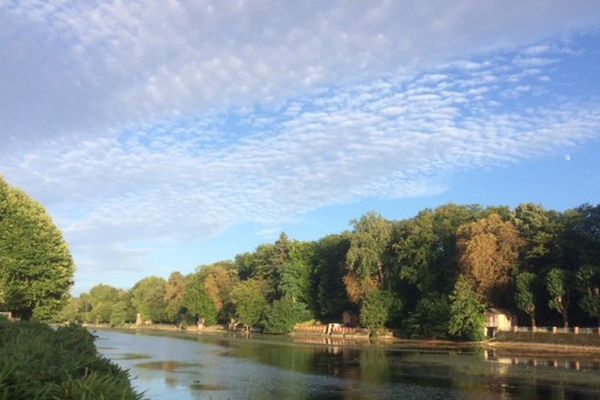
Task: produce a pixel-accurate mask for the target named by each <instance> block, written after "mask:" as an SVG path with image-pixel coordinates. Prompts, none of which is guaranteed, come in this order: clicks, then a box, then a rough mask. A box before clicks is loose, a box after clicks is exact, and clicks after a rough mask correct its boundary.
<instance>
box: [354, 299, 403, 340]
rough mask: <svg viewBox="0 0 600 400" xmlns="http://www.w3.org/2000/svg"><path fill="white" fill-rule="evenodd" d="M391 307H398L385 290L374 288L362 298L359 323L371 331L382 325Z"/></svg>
mask: <svg viewBox="0 0 600 400" xmlns="http://www.w3.org/2000/svg"><path fill="white" fill-rule="evenodd" d="M393 308H400V306H399V305H397V304H396V302H395V299H394V296H393V295H392V294H391V293H390V292H389V291H387V290H374V291H372V292H369V293H368V294H367V295H366V297H365V298H364V299H363V301H362V304H361V307H360V324H361V325H362V326H364V327H365V328H367V329H369V330H370V331H371V332H372V333H373V332H376V331H377V330H378V329H381V328H383V327H384V325H385V324H386V322H388V320H389V318H390V314H391V312H392V310H393Z"/></svg>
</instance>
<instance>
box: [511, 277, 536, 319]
mask: <svg viewBox="0 0 600 400" xmlns="http://www.w3.org/2000/svg"><path fill="white" fill-rule="evenodd" d="M534 282H535V274H533V273H531V272H522V273H520V274H518V275H517V277H516V278H515V303H516V305H517V307H518V308H519V310H522V311H523V312H525V313H526V314H528V315H529V316H530V317H531V325H532V326H535V297H534V290H533V284H534Z"/></svg>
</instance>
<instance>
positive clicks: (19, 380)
mask: <svg viewBox="0 0 600 400" xmlns="http://www.w3.org/2000/svg"><path fill="white" fill-rule="evenodd" d="M141 397H142V396H141V395H140V394H138V393H136V392H135V391H134V390H133V388H132V386H131V383H130V381H129V373H128V372H127V371H125V370H123V369H121V368H120V367H119V366H117V365H116V364H113V363H112V362H111V361H110V360H108V359H107V358H104V357H101V356H100V355H99V354H98V351H97V350H96V346H95V345H94V336H93V335H92V334H90V333H89V332H88V331H87V330H86V329H84V328H82V327H80V326H66V327H60V328H58V329H52V328H50V327H49V326H47V325H45V324H41V323H36V322H6V321H0V400H20V399H23V400H29V399H67V400H68V399H78V400H92V399H106V400H112V399H122V400H129V399H136V400H137V399H141Z"/></svg>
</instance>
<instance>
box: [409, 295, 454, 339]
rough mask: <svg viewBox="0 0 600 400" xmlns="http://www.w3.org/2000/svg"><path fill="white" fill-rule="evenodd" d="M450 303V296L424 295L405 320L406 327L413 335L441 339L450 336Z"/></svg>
mask: <svg viewBox="0 0 600 400" xmlns="http://www.w3.org/2000/svg"><path fill="white" fill-rule="evenodd" d="M449 324H450V303H449V302H448V297H446V296H438V297H424V298H422V299H420V300H419V302H418V303H417V306H416V307H415V309H414V310H413V311H412V312H411V313H410V314H409V316H408V318H407V319H406V321H405V329H406V330H407V332H408V334H409V335H410V336H412V337H423V338H436V339H441V338H445V337H447V336H448V326H449Z"/></svg>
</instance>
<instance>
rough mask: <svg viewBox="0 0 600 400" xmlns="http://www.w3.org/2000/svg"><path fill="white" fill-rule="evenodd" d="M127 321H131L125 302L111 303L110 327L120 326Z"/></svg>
mask: <svg viewBox="0 0 600 400" xmlns="http://www.w3.org/2000/svg"><path fill="white" fill-rule="evenodd" d="M129 321H131V312H130V310H129V307H128V304H127V302H126V301H125V300H119V301H117V302H116V303H113V304H112V307H111V310H110V320H109V323H110V325H111V326H121V325H124V324H125V323H127V322H129Z"/></svg>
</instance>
